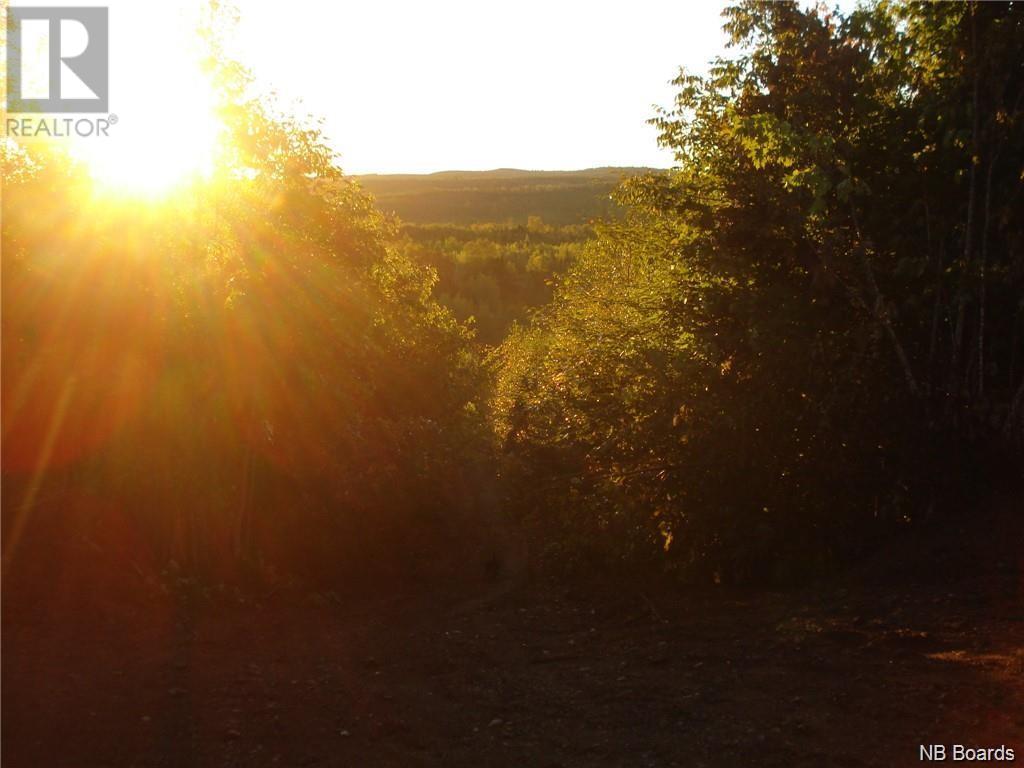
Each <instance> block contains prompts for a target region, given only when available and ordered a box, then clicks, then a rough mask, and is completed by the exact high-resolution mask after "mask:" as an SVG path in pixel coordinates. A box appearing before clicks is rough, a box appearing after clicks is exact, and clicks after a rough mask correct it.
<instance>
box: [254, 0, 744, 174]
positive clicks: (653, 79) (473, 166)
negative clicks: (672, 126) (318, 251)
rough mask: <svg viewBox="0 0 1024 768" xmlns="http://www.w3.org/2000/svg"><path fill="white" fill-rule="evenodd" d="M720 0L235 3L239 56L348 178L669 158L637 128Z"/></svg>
mask: <svg viewBox="0 0 1024 768" xmlns="http://www.w3.org/2000/svg"><path fill="white" fill-rule="evenodd" d="M721 8H722V4H721V3H717V2H680V0H632V1H631V2H629V3H621V2H615V3H613V2H605V1H604V0H590V1H589V2H587V1H584V0H515V1H514V2H502V3H498V2H486V0H429V2H427V1H425V0H418V1H408V0H377V1H376V2H373V1H369V0H364V1H363V2H339V1H338V0H333V1H332V0H292V2H288V3H271V2H265V1H261V0H241V2H240V3H239V10H240V11H241V16H242V18H241V22H240V25H239V29H238V33H237V34H238V44H239V53H240V55H241V57H242V58H243V59H244V60H246V61H247V62H249V63H250V64H251V66H252V67H253V69H254V70H255V72H256V74H257V75H258V76H259V77H260V78H261V79H263V80H266V81H268V82H270V83H273V84H274V85H275V86H276V87H277V88H278V89H279V90H280V92H281V93H282V95H286V96H290V97H293V98H301V99H302V103H303V107H304V108H305V110H306V111H309V112H312V113H313V114H316V115H320V116H323V117H324V118H325V119H326V129H327V133H328V134H329V136H330V139H331V141H332V143H333V145H334V147H335V148H336V149H337V150H338V151H339V152H340V153H341V155H342V166H343V167H344V168H345V170H346V171H348V172H351V173H370V172H379V173H395V172H415V173H421V172H430V171H438V170H451V169H459V170H483V169H490V168H498V167H514V168H526V169H543V170H553V169H566V170H569V169H578V168H588V167H594V166H600V165H647V166H668V165H670V164H671V162H672V157H671V154H670V153H668V152H666V151H664V150H660V149H658V147H657V145H656V140H655V139H656V135H657V134H656V131H655V129H654V128H652V127H651V126H649V125H647V124H646V120H647V119H648V118H650V117H651V116H652V114H653V109H652V105H654V104H663V105H667V104H670V103H671V101H672V97H673V89H672V88H671V87H670V86H669V85H668V81H669V80H671V79H672V78H673V77H674V76H675V74H676V72H677V70H678V67H679V66H680V65H684V66H686V67H687V68H695V69H703V68H704V66H705V64H706V62H707V60H708V59H709V58H711V57H712V56H713V55H715V54H716V53H717V52H719V51H721V50H722V47H723V45H724V42H725V37H724V34H723V33H722V31H721V20H720V17H719V13H720V11H721Z"/></svg>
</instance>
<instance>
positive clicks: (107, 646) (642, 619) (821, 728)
mask: <svg viewBox="0 0 1024 768" xmlns="http://www.w3.org/2000/svg"><path fill="white" fill-rule="evenodd" d="M1021 586H1022V585H1021V583H1020V580H1019V577H1018V576H1016V575H1015V574H1010V573H1007V574H1005V575H1004V578H1002V579H987V580H986V581H985V582H983V583H982V582H976V583H961V584H958V585H955V586H954V587H951V586H950V585H941V586H933V587H927V588H925V587H917V588H914V589H905V590H902V591H899V592H893V593H889V594H885V595H878V594H872V593H870V591H868V590H863V591H861V592H855V593H849V592H844V591H841V590H839V591H836V590H829V591H828V592H827V593H826V594H824V595H822V594H820V593H819V594H812V593H806V594H786V595H759V596H752V597H749V598H746V599H742V600H739V599H730V598H727V597H723V596H716V597H712V596H705V597H682V596H678V595H677V596H668V595H661V596H648V597H647V598H642V597H640V596H634V597H630V596H628V595H621V594H588V595H582V594H579V595H574V594H570V593H567V592H566V591H565V590H560V589H556V588H554V587H552V586H540V587H538V586H537V585H533V586H532V587H531V588H530V589H526V588H519V589H515V590H513V591H511V592H509V593H507V594H504V595H503V596H499V597H496V598H494V599H493V600H490V601H483V602H480V603H471V602H465V601H459V602H458V606H457V609H456V610H452V609H451V608H452V602H451V601H450V600H431V599H428V598H424V597H422V596H421V597H420V598H416V599H404V600H390V601H376V602H370V603H363V604H360V605H344V604H339V602H338V601H336V600H334V599H333V598H332V596H330V595H311V596H307V597H304V598H302V599H298V600H296V599H289V600H277V601H263V602H252V601H246V600H243V599H241V598H239V597H237V596H231V595H214V596H211V597H210V598H209V599H203V600H195V599H190V600H183V599H181V598H180V597H178V596H175V595H174V594H171V595H166V596H164V597H163V598H157V599H149V600H147V601H145V602H140V603H134V604H131V603H117V602H108V603H97V602H96V601H95V600H92V601H90V600H87V599H85V598H84V595H83V594H82V593H81V592H80V591H79V590H77V589H76V588H74V587H70V586H69V587H68V590H67V594H66V596H65V598H66V599H61V600H56V601H54V603H53V604H52V605H48V606H43V605H39V604H37V605H35V606H33V607H31V608H25V607H21V608H19V607H17V606H15V605H8V603H7V602H5V606H4V611H5V616H4V647H3V693H4V697H3V736H4V738H3V751H4V755H3V758H4V759H3V763H4V765H5V766H7V767H8V768H19V767H21V766H25V767H26V768H28V767H31V768H36V767H38V766H69V767H70V766H74V767H76V768H78V767H82V768H85V767H86V766H140V767H141V766H167V767H170V766H175V767H177V766H229V765H231V766H234V765H238V766H242V765H244V766H417V765H422V766H428V765H429V766H434V765H438V766H467V767H468V766H473V767H474V768H477V767H479V766H549V767H550V768H555V767H556V766H737V765H754V766H802V765H806V766H822V765H838V766H869V765H878V766H894V765H896V766H898V765H910V764H912V763H917V762H918V745H919V744H922V743H924V744H927V743H931V742H933V741H934V742H935V743H943V744H953V743H963V744H974V745H982V746H999V745H1000V744H1006V745H1007V746H1013V747H1014V748H1015V749H1016V750H1017V753H1018V755H1021V757H1018V759H1019V760H1020V759H1024V599H1022V597H1024V596H1022V593H1021ZM8 602H9V601H8ZM445 606H447V607H445Z"/></svg>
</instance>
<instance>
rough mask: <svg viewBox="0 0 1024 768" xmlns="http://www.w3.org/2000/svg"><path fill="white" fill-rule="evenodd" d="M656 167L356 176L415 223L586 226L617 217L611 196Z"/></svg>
mask: <svg viewBox="0 0 1024 768" xmlns="http://www.w3.org/2000/svg"><path fill="white" fill-rule="evenodd" d="M649 172H656V169H653V168H590V169H587V170H584V171H523V170H518V169H515V168H499V169H497V170H493V171H442V172H440V173H431V174H423V175H416V174H390V175H385V174H371V175H365V176H356V177H355V179H356V180H357V181H359V183H360V184H361V185H362V186H363V188H364V189H366V190H368V191H369V192H371V193H372V194H373V195H374V197H376V198H377V203H378V204H379V205H380V207H381V208H382V209H383V210H385V211H388V212H393V213H396V214H398V216H399V217H400V218H401V219H402V220H403V221H405V222H408V223H411V224H480V223H499V224H526V222H527V219H528V218H529V217H530V216H539V217H541V218H542V219H543V220H544V221H545V222H546V223H548V224H553V225H555V226H564V225H568V224H584V223H586V222H587V221H589V220H591V219H594V218H598V217H602V216H607V215H610V214H612V213H614V209H615V205H614V203H613V202H612V201H611V199H610V198H609V193H610V192H611V191H612V190H613V189H614V188H615V187H616V186H617V185H618V184H619V182H620V181H621V180H622V179H623V178H625V177H628V176H636V175H638V174H643V173H649Z"/></svg>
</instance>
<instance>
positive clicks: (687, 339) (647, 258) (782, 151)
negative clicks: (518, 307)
mask: <svg viewBox="0 0 1024 768" xmlns="http://www.w3.org/2000/svg"><path fill="white" fill-rule="evenodd" d="M725 19H726V29H727V31H728V32H729V33H730V35H731V39H732V46H733V49H734V55H732V56H730V57H726V58H720V59H718V60H716V61H715V62H714V63H713V65H712V67H711V69H710V72H709V74H708V75H707V76H703V77H702V76H697V75H692V74H688V73H681V74H680V75H679V77H678V79H677V80H676V81H675V84H676V86H677V87H678V95H677V98H676V102H675V104H674V105H673V106H672V107H671V108H669V109H667V110H665V111H663V112H661V113H660V114H659V115H658V116H657V117H656V118H655V120H654V121H653V122H654V123H655V124H656V126H657V127H658V128H659V129H660V132H661V141H662V142H663V144H664V145H666V146H668V147H670V148H672V149H673V150H674V151H675V153H676V158H677V161H678V163H679V168H678V169H677V170H676V171H674V172H673V174H671V176H669V177H664V178H658V177H652V178H648V179H638V180H633V181H631V182H629V183H627V184H626V185H625V186H624V188H623V189H622V190H621V192H620V196H621V199H622V202H623V203H624V204H625V205H626V206H628V209H629V212H628V214H627V218H626V221H625V222H624V223H622V224H619V225H610V226H607V227H606V228H605V229H604V230H603V231H602V232H600V233H599V236H598V238H597V240H596V241H595V242H594V243H592V244H591V245H590V246H588V248H587V249H586V252H585V254H584V255H583V256H582V257H581V259H580V261H579V263H578V264H577V266H576V267H575V268H574V269H573V270H572V271H571V272H570V274H569V276H568V278H567V279H566V280H565V282H564V284H563V285H562V287H561V288H560V290H559V291H558V292H557V294H556V297H555V301H554V302H553V304H552V305H551V306H550V308H548V309H547V310H546V311H545V312H544V313H542V315H540V316H539V317H538V318H537V320H536V321H535V322H534V323H533V325H532V326H531V327H530V328H529V329H528V330H521V331H517V332H516V333H515V334H513V336H512V337H511V338H510V339H509V340H508V341H507V342H506V343H505V345H504V347H503V349H502V350H501V352H500V353H499V354H498V355H497V356H496V358H495V360H494V364H495V366H496V367H497V369H498V371H499V382H498V388H497V391H496V395H495V412H496V414H497V415H496V428H497V431H498V434H499V436H500V437H501V438H502V439H503V440H504V441H505V443H506V447H507V451H508V456H509V459H508V463H509V471H510V472H511V473H512V474H513V475H514V476H515V477H516V478H517V479H516V480H514V481H513V485H514V487H517V488H520V489H523V490H524V493H523V494H522V496H521V500H522V502H523V503H524V505H525V508H526V509H527V510H528V511H529V512H530V513H531V516H532V517H533V519H535V520H542V521H544V522H545V523H546V524H549V525H551V524H553V529H554V530H555V531H556V532H557V535H556V537H555V541H556V542H557V545H556V549H557V553H558V554H560V555H564V554H565V551H564V550H565V549H566V548H568V549H569V550H570V551H574V552H576V553H577V554H580V553H591V554H597V555H598V556H599V557H601V558H603V559H604V561H605V562H607V560H608V559H609V558H611V559H613V560H621V559H623V558H626V559H630V558H632V559H633V560H634V561H637V562H642V563H651V562H657V561H658V560H661V561H663V562H664V563H666V564H668V565H669V566H670V567H672V568H675V569H679V570H681V571H683V572H685V573H687V574H689V575H692V576H697V577H708V578H710V577H712V576H715V577H717V578H718V579H720V580H727V581H741V580H749V579H753V578H779V579H787V578H792V577H795V576H796V575H797V574H801V573H806V572H821V571H823V570H828V569H830V568H832V567H835V566H836V565H838V564H840V563H842V562H844V561H847V560H848V559H849V558H850V557H851V556H853V555H856V554H857V553H859V552H862V551H864V548H865V547H867V546H869V545H870V543H871V541H872V540H873V539H874V538H875V537H877V536H879V535H881V534H883V533H886V532H892V530H894V527H895V526H906V525H912V526H918V525H919V524H922V523H929V522H932V523H934V522H936V520H937V519H938V518H937V516H938V515H939V514H940V513H941V512H942V510H943V506H944V502H951V501H952V500H953V499H954V498H956V497H955V496H954V495H953V491H954V490H963V488H964V486H965V485H967V486H969V484H970V483H972V482H974V483H978V482H984V481H983V480H981V479H980V478H985V477H990V476H992V475H991V474H986V473H985V471H984V470H990V472H991V473H994V474H995V475H996V476H998V475H1000V474H1002V476H1004V477H1005V476H1007V474H1009V475H1013V474H1015V473H1016V474H1018V475H1019V472H1020V463H1019V457H1018V458H1017V459H1014V458H1013V456H1014V454H1013V453H1012V450H1013V449H1012V447H1011V446H1012V445H1013V444H1014V443H1015V442H1016V443H1017V444H1018V445H1019V442H1020V440H1021V437H1022V429H1024V408H1022V399H1024V354H1022V352H1024V336H1022V331H1024V328H1022V324H1024V316H1022V313H1024V304H1022V301H1021V297H1022V296H1024V261H1022V250H1021V244H1022V231H1024V230H1022V221H1021V211H1024V207H1022V206H1021V204H1020V203H1021V198H1020V190H1021V168H1022V161H1024V111H1022V99H1021V96H1022V94H1024V76H1022V75H1024V71H1022V69H1021V53H1020V52H1021V50H1024V14H1022V13H1021V8H1020V7H1019V5H1018V4H995V3H993V4H962V3H941V4H906V5H900V4H888V3H882V4H879V5H877V6H874V7H865V8H862V9H859V10H857V11H854V12H853V13H851V14H850V15H849V16H848V17H843V16H840V15H837V14H833V13H830V12H826V11H825V10H823V9H822V8H819V7H811V8H809V9H806V10H804V9H801V7H800V6H798V5H796V4H789V3H762V2H744V3H741V4H739V5H738V6H736V7H733V8H730V9H728V10H727V11H726V13H725ZM958 483H959V485H958ZM952 506H956V505H952ZM661 553H667V556H664V557H663V556H662V554H661Z"/></svg>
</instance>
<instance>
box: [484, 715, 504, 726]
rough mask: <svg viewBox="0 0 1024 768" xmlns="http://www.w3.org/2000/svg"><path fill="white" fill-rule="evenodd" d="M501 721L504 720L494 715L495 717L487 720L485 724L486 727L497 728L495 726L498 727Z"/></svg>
mask: <svg viewBox="0 0 1024 768" xmlns="http://www.w3.org/2000/svg"><path fill="white" fill-rule="evenodd" d="M503 722H504V720H502V719H501V718H500V717H496V718H494V719H493V720H491V722H489V723H488V724H487V727H488V728H497V727H498V726H499V725H501V724H502V723H503Z"/></svg>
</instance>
